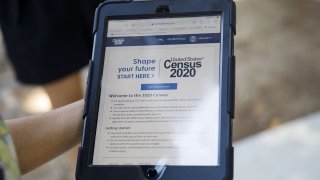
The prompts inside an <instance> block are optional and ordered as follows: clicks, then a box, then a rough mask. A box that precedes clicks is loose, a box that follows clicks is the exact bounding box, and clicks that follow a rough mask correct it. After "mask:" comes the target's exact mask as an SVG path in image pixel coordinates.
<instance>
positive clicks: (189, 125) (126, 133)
mask: <svg viewBox="0 0 320 180" xmlns="http://www.w3.org/2000/svg"><path fill="white" fill-rule="evenodd" d="M234 9H235V6H234V3H232V1H227V0H225V1H218V0H217V1H212V0H211V1H209V0H208V1H202V2H201V3H199V2H198V1H196V0H187V1H185V0H184V1H182V0H168V1H166V0H156V1H111V2H106V3H104V4H102V5H100V6H99V8H98V9H97V11H96V17H95V18H96V19H95V28H94V34H95V41H94V45H95V46H94V50H93V58H92V60H91V61H90V67H89V76H88V83H87V95H86V103H85V104H86V105H85V113H84V120H85V122H84V133H83V141H82V144H81V147H80V148H79V157H78V163H77V173H76V177H77V179H133V180H134V179H184V180H188V179H232V176H233V175H232V172H233V168H232V167H233V148H232V142H231V138H232V135H231V134H232V133H231V132H232V126H231V125H232V121H231V120H232V118H233V108H234V105H233V104H234V100H233V99H234V55H233V36H234V34H235V25H234V23H235V19H234Z"/></svg>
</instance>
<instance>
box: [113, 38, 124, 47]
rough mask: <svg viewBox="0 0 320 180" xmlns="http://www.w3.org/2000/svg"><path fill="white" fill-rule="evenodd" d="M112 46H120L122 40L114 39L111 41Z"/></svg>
mask: <svg viewBox="0 0 320 180" xmlns="http://www.w3.org/2000/svg"><path fill="white" fill-rule="evenodd" d="M112 42H113V45H115V46H116V45H122V44H123V42H124V38H116V39H112Z"/></svg>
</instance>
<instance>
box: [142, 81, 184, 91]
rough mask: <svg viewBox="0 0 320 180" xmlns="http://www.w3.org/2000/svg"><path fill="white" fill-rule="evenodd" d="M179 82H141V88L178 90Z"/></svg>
mask: <svg viewBox="0 0 320 180" xmlns="http://www.w3.org/2000/svg"><path fill="white" fill-rule="evenodd" d="M177 87H178V84H177V83H160V84H141V90H143V91H145V90H177Z"/></svg>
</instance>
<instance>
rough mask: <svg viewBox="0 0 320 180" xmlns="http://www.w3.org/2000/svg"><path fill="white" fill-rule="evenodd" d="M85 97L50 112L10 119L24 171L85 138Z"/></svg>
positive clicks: (8, 122)
mask: <svg viewBox="0 0 320 180" xmlns="http://www.w3.org/2000/svg"><path fill="white" fill-rule="evenodd" d="M82 112H83V100H81V101H78V102H75V103H72V104H70V105H67V106H64V107H62V108H59V109H56V110H53V111H50V112H48V113H44V114H40V115H34V116H28V117H22V118H18V119H12V120H7V121H6V124H7V126H8V127H9V129H10V132H11V135H12V138H13V141H14V144H15V147H16V151H17V156H18V160H19V165H20V169H21V173H22V174H24V173H27V172H28V171H30V170H32V169H34V168H36V167H38V166H40V165H42V164H44V163H45V162H47V161H49V160H51V159H53V158H54V157H56V156H58V155H60V154H62V153H63V152H65V151H67V150H68V149H70V148H72V147H73V146H75V145H76V144H77V143H79V142H80V140H81V134H82V127H83V121H82V114H83V113H82Z"/></svg>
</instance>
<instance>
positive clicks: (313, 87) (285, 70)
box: [0, 0, 320, 180]
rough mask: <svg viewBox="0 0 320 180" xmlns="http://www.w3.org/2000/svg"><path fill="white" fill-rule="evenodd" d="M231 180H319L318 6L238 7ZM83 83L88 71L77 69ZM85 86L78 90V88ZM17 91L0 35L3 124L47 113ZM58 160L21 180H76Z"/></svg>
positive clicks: (292, 1)
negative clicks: (80, 73)
mask: <svg viewBox="0 0 320 180" xmlns="http://www.w3.org/2000/svg"><path fill="white" fill-rule="evenodd" d="M236 2H237V35H236V39H235V54H236V57H237V61H236V65H237V66H236V69H237V72H236V118H235V120H234V134H233V135H234V143H235V178H234V179H235V180H238V179H239V180H257V179H259V180H261V179H268V180H270V179H272V180H275V179H279V180H280V179H281V180H284V179H285V180H286V179H288V180H300V179H301V180H308V179H311V180H313V179H314V180H317V179H319V175H320V174H319V169H320V155H319V153H318V151H319V149H320V33H319V32H320V30H319V29H320V1H319V0H268V1H265V0H237V1H236ZM82 71H83V72H82V74H83V75H82V76H83V82H86V73H87V69H83V70H82ZM83 86H84V83H83ZM51 108H52V107H51V103H50V100H49V98H48V96H47V95H46V93H45V92H44V90H43V89H41V88H40V87H35V86H25V85H23V84H19V83H18V82H17V81H16V80H15V77H14V73H13V71H12V68H11V65H10V64H9V62H8V59H7V55H6V50H5V47H4V44H3V42H2V37H1V36H0V112H1V115H2V117H3V118H4V119H10V118H15V117H19V116H24V115H29V114H36V113H42V112H46V111H49V110H51ZM65 161H66V160H65V158H64V155H62V156H61V157H59V158H57V159H56V160H53V161H52V162H49V163H47V164H46V165H45V166H43V167H40V168H39V169H37V170H35V171H33V172H31V173H29V174H27V175H25V176H23V178H22V179H23V180H29V179H30V180H31V179H32V180H37V179H39V180H40V179H46V180H50V179H54V180H59V179H61V180H68V179H74V174H71V173H70V171H69V169H68V165H66V162H65Z"/></svg>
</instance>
